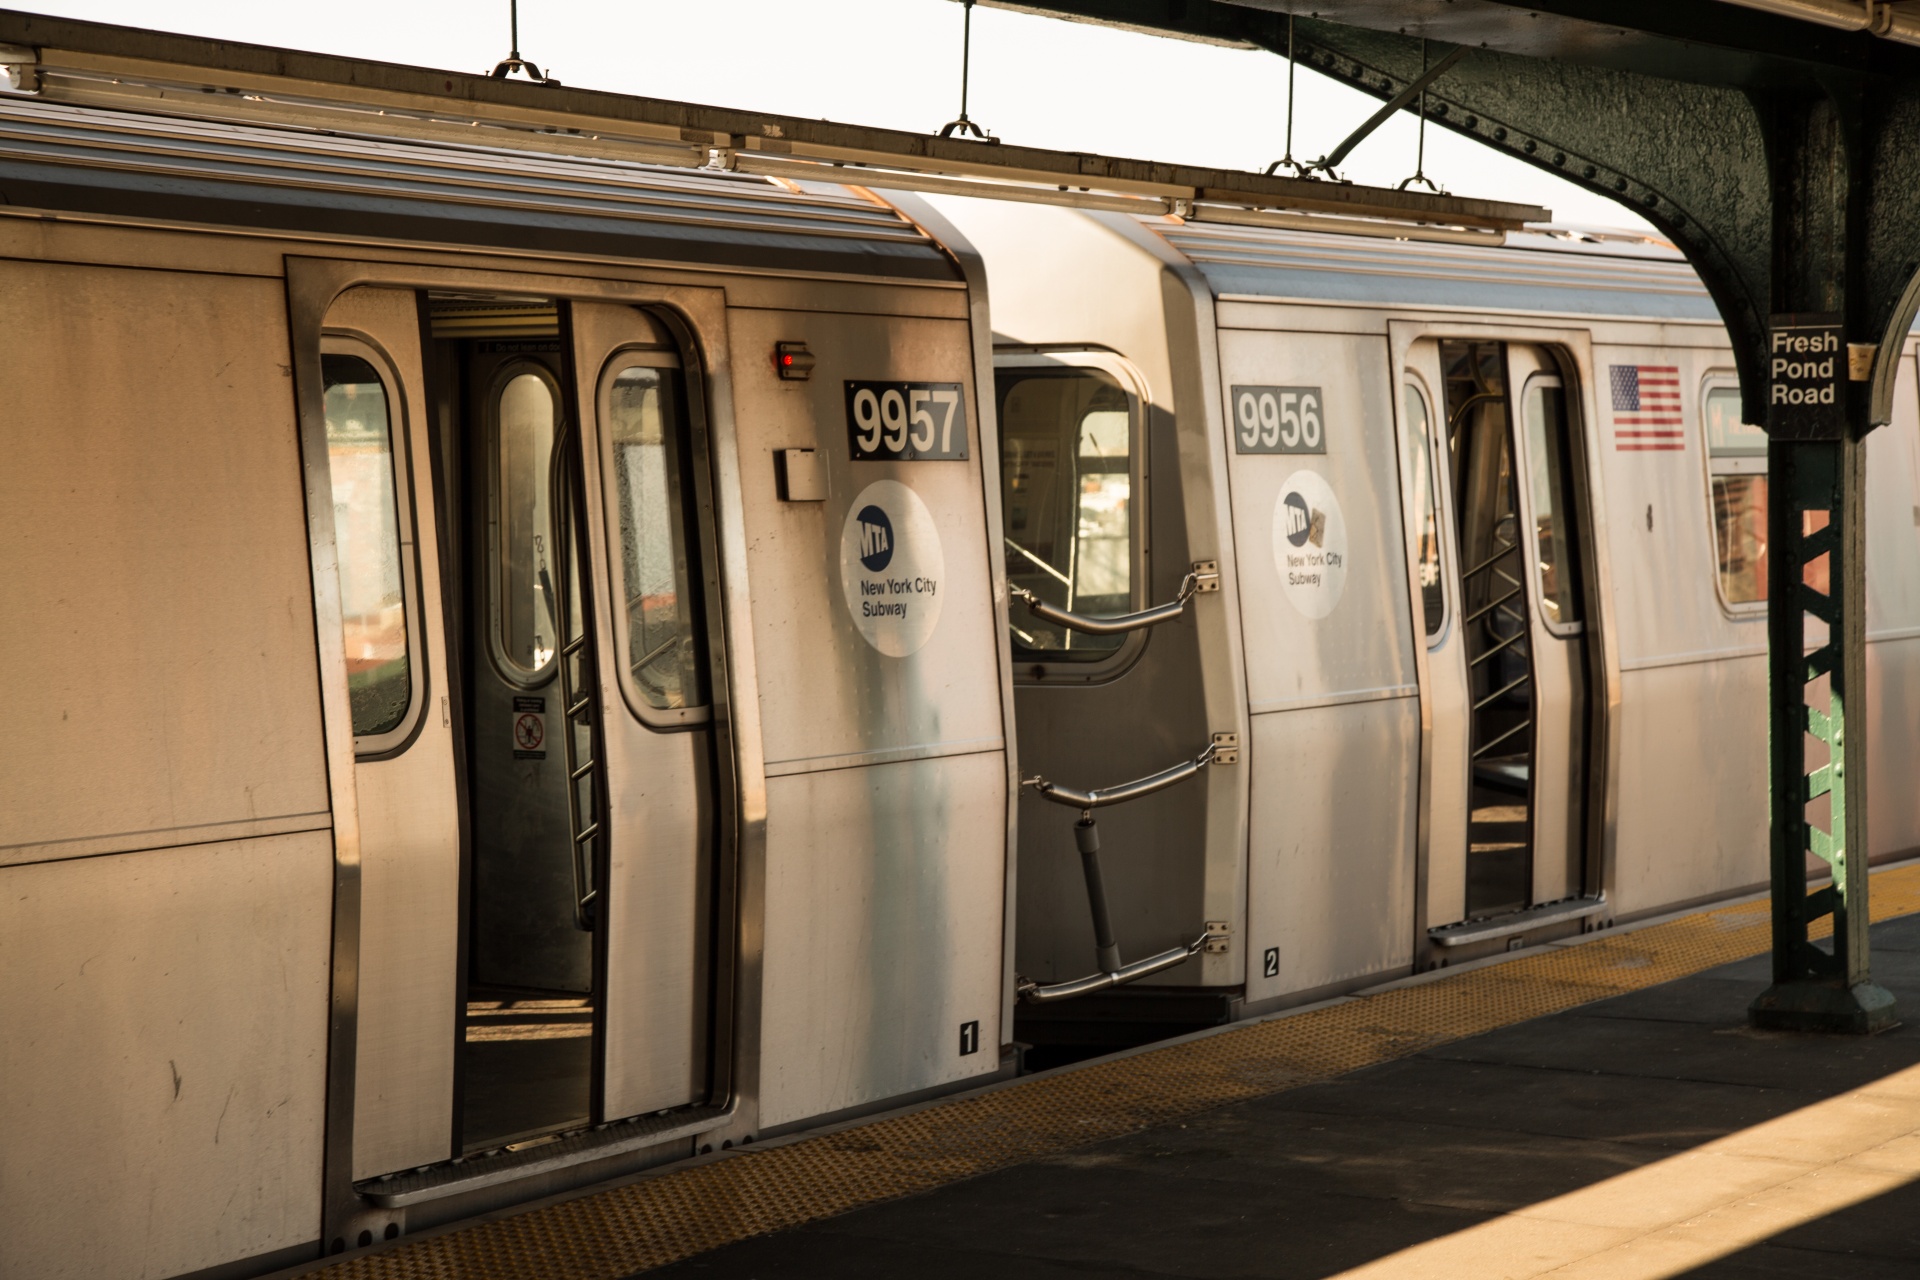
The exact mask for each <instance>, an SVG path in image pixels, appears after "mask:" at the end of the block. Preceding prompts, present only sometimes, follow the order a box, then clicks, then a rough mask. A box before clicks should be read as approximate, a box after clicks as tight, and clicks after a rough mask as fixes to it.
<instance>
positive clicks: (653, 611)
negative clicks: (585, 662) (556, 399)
mask: <svg viewBox="0 0 1920 1280" xmlns="http://www.w3.org/2000/svg"><path fill="white" fill-rule="evenodd" d="M663 359H672V357H671V356H663V355H662V353H659V352H633V351H630V352H622V353H621V354H619V355H616V356H615V357H614V358H613V361H612V362H611V363H610V364H609V365H608V366H607V371H606V374H605V375H604V376H603V377H602V379H601V392H600V394H601V401H600V403H601V409H600V412H601V421H602V423H603V424H604V429H605V431H606V433H607V437H608V446H609V448H610V449H611V451H612V463H613V465H612V468H611V470H612V477H611V479H612V483H613V486H614V493H613V494H612V495H611V499H610V500H611V504H612V506H613V507H614V510H615V512H616V513H617V520H618V524H619V531H620V573H621V580H620V585H621V588H622V598H623V599H624V600H625V601H626V608H625V611H624V616H623V617H622V618H621V620H620V623H621V625H622V626H623V628H624V635H623V643H624V645H625V652H626V668H625V669H626V680H627V685H628V694H629V696H630V697H631V698H634V699H637V704H636V709H638V708H639V706H640V705H644V706H645V707H646V708H648V709H651V710H654V711H688V710H692V709H695V708H700V707H704V706H705V705H706V703H707V688H706V677H705V673H704V672H703V671H702V669H701V662H700V645H699V639H698V635H697V633H696V629H695V618H696V611H695V608H694V586H693V577H692V572H691V566H690V565H689V563H688V540H687V533H686V530H687V521H686V515H685V511H684V509H683V505H682V501H681V495H682V494H683V493H685V492H686V490H687V481H686V476H687V464H686V456H685V447H684V442H683V438H682V432H683V431H684V419H683V415H682V411H681V405H682V404H683V403H684V400H683V394H682V388H681V383H680V371H679V370H678V369H676V368H668V367H663V366H662V364H661V363H660V361H662V360H663ZM649 718H655V719H657V718H659V717H649Z"/></svg>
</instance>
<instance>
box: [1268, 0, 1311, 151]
mask: <svg viewBox="0 0 1920 1280" xmlns="http://www.w3.org/2000/svg"><path fill="white" fill-rule="evenodd" d="M1294 66H1295V63H1294V58H1293V15H1292V14H1288V15H1287V154H1285V155H1284V156H1281V157H1280V158H1279V159H1278V160H1275V161H1274V162H1273V163H1272V164H1270V165H1268V166H1267V172H1268V173H1278V172H1280V170H1282V169H1291V170H1293V176H1294V177H1296V178H1306V177H1311V176H1312V170H1311V168H1310V166H1307V165H1304V164H1301V163H1300V162H1299V161H1298V160H1295V159H1294V158H1293V72H1294Z"/></svg>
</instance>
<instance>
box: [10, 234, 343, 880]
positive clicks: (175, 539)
mask: <svg viewBox="0 0 1920 1280" xmlns="http://www.w3.org/2000/svg"><path fill="white" fill-rule="evenodd" d="M0 314H3V315H5V316H6V317H7V343H8V354H9V359H8V360H6V361H5V362H4V363H0V396H4V398H5V403H6V404H7V406H8V408H7V412H6V413H5V414H4V415H0V456H4V457H5V459H6V463H5V465H4V466H0V581H5V582H6V583H7V584H8V589H9V591H10V592H11V593H13V596H14V598H15V599H16V600H17V601H20V602H22V604H21V605H20V606H19V607H14V608H10V609H8V610H6V611H5V616H4V619H0V655H4V656H5V658H6V661H7V663H8V665H9V667H10V668H11V669H13V670H15V671H32V672H33V673H34V674H33V678H32V679H27V680H20V681H16V682H15V684H16V687H15V689H14V692H13V700H14V704H15V707H16V712H17V714H18V716H19V717H20V721H21V723H22V724H23V725H25V726H27V727H28V731H26V732H21V733H16V734H10V735H7V737H6V739H5V741H4V742H3V743H0V776H4V777H5V778H6V779H7V784H6V785H7V802H6V804H4V805H0V859H4V860H20V859H23V858H28V857H46V856H52V857H59V856H70V854H71V852H72V851H74V850H75V849H76V848H77V849H78V850H79V851H81V852H88V851H91V849H92V848H97V847H100V845H102V844H104V845H105V846H106V847H114V846H115V845H117V846H118V847H121V848H125V847H128V845H129V844H131V845H132V847H141V846H142V845H148V846H150V845H152V844H156V843H177V842H179V841H181V840H182V839H195V838H203V837H197V836H196V835H194V834H193V828H196V827H202V826H217V825H219V824H225V823H234V822H254V821H258V820H261V819H276V818H280V819H284V818H288V817H292V816H296V815H307V820H306V822H305V823H304V824H303V825H309V826H311V825H313V817H312V816H313V815H324V814H325V813H326V811H327V808H328V796H327V778H326V772H325V766H324V761H323V758H322V755H321V751H320V718H319V706H318V702H317V699H316V698H315V695H314V687H315V676H314V656H313V655H314V639H313V620H312V608H313V606H312V595H311V590H310V587H309V585H308V583H309V578H308V567H307V554H306V531H305V527H304V522H303V519H302V514H301V489H300V469H299V468H300V460H299V454H298V451H297V446H296V442H295V438H294V425H293V415H292V412H291V408H292V395H291V389H290V386H289V383H288V379H287V375H286V372H285V355H284V354H283V353H284V351H285V348H286V337H285V334H286V300H285V295H284V294H283V293H282V291H281V289H280V287H279V284H278V282H277V281H270V280H254V279H242V278H234V277H222V276H210V275H195V274H191V273H184V272H136V271H125V270H118V269H113V268H98V267H82V266H66V265H56V264H50V263H31V262H18V261H12V262H4V263H0ZM28 602H30V603H28ZM267 602H271V603H267ZM140 832H155V833H163V832H164V833H178V834H174V835H168V836H163V837H161V838H159V839H148V840H141V839H138V838H130V833H140ZM65 841H84V842H89V843H88V844H80V845H77V846H68V847H67V848H66V849H62V848H59V847H54V848H46V847H30V848H22V846H46V845H49V844H56V843H57V842H65ZM10 847H11V848H12V849H13V850H14V851H15V852H16V857H15V858H12V859H7V858H6V852H7V850H8V849H9V848H10Z"/></svg>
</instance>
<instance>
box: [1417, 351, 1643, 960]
mask: <svg viewBox="0 0 1920 1280" xmlns="http://www.w3.org/2000/svg"><path fill="white" fill-rule="evenodd" d="M1394 328H1395V333H1394V338H1395V341H1394V348H1395V354H1396V356H1397V364H1398V366H1399V368H1400V369H1401V371H1402V376H1401V387H1400V421H1401V428H1402V429H1401V444H1400V449H1401V459H1402V475H1403V498H1404V504H1405V507H1404V509H1405V511H1406V513H1407V520H1408V531H1407V532H1408V538H1409V543H1410V558H1411V561H1412V572H1413V577H1414V581H1413V583H1412V584H1411V585H1412V588H1413V590H1414V591H1415V592H1416V593H1417V607H1416V616H1417V617H1419V618H1420V619H1421V624H1420V625H1421V626H1423V628H1424V632H1425V641H1426V643H1425V653H1424V659H1425V660H1424V663H1423V670H1422V673H1421V681H1422V697H1423V700H1424V702H1425V715H1424V717H1423V719H1424V720H1425V721H1426V725H1425V728H1426V745H1425V750H1424V751H1423V753H1422V788H1421V790H1422V831H1423V837H1424V840H1423V848H1424V855H1425V856H1424V858H1423V862H1424V874H1423V877H1422V880H1423V887H1424V895H1423V905H1422V907H1421V909H1420V918H1419V922H1418V932H1419V934H1420V935H1422V938H1423V940H1424V943H1425V948H1426V950H1425V954H1426V956H1427V960H1426V961H1425V963H1426V964H1432V963H1437V962H1438V961H1439V960H1441V959H1444V958H1448V957H1449V956H1452V957H1458V958H1464V957H1467V956H1471V955H1475V954H1479V953H1480V952H1481V951H1485V950H1488V949H1497V948H1499V947H1503V946H1511V945H1513V944H1514V942H1515V940H1516V939H1523V938H1524V936H1525V935H1526V934H1527V933H1528V932H1530V931H1539V930H1544V929H1549V928H1553V929H1555V930H1556V932H1565V931H1566V928H1565V926H1567V925H1569V924H1570V923H1572V922H1575V921H1579V920H1583V919H1586V918H1589V917H1594V916H1599V915H1602V914H1603V913H1604V912H1605V910H1606V903H1605V896H1604V886H1605V883H1606V880H1605V865H1606V852H1607V846H1608V844H1609V837H1610V832H1611V828H1612V823H1611V813H1610V810H1609V801H1608V794H1607V781H1606V780H1607V776H1608V774H1609V772H1610V771H1609V770H1608V768H1607V767H1606V765H1607V763H1608V756H1609V750H1608V746H1607V743H1608V742H1609V735H1608V732H1607V729H1608V721H1609V718H1610V717H1609V716H1608V703H1609V698H1608V696H1607V691H1608V690H1609V689H1610V688H1611V687H1612V682H1611V681H1609V680H1608V679H1607V678H1606V675H1605V670H1604V664H1603V662H1602V661H1601V659H1602V657H1603V642H1602V636H1603V628H1602V627H1601V626H1600V623H1601V621H1602V617H1601V609H1602V608H1603V605H1604V600H1605V593H1604V592H1603V591H1601V590H1600V589H1599V583H1598V581H1597V579H1598V578H1599V576H1600V572H1601V570H1600V565H1599V563H1598V562H1597V561H1596V559H1595V556H1594V536H1593V530H1592V514H1591V513H1592V511H1593V509H1594V504H1593V502H1592V501H1591V497H1590V495H1591V492H1592V488H1591V483H1590V477H1591V475H1592V468H1591V466H1590V464H1589V459H1588V456H1587V448H1588V441H1587V437H1586V433H1585V432H1584V430H1583V429H1582V427H1581V423H1582V422H1583V421H1585V420H1586V419H1587V415H1586V414H1585V413H1584V412H1583V404H1584V403H1585V399H1584V394H1583V386H1582V379H1581V376H1580V375H1581V371H1582V370H1583V369H1585V368H1588V367H1590V364H1589V363H1588V362H1586V361H1584V360H1582V359H1580V358H1579V355H1578V353H1577V352H1576V351H1575V350H1573V349H1572V348H1571V347H1570V346H1569V345H1566V344H1565V339H1566V338H1567V337H1569V336H1571V335H1558V337H1559V339H1560V341H1529V340H1527V339H1529V338H1532V337H1535V336H1536V335H1531V334H1524V333H1512V334H1508V333H1504V332H1492V331H1487V332H1482V331H1481V329H1480V327H1478V326H1475V327H1471V331H1468V330H1467V329H1463V328H1462V327H1458V326H1456V327H1454V328H1452V329H1449V330H1447V331H1446V332H1444V333H1441V332H1429V331H1428V326H1424V325H1405V326H1402V325H1395V326H1394ZM1541 336H1544V335H1541ZM1581 336H1582V337H1584V335H1581ZM1463 948H1464V950H1463Z"/></svg>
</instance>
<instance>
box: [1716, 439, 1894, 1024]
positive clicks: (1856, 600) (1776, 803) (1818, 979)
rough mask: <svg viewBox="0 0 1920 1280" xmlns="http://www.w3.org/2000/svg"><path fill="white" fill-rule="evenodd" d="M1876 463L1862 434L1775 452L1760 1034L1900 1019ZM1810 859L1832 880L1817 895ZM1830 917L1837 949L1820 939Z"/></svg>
mask: <svg viewBox="0 0 1920 1280" xmlns="http://www.w3.org/2000/svg"><path fill="white" fill-rule="evenodd" d="M1865 456H1866V444H1865V442H1864V441H1863V440H1861V439H1858V438H1857V437H1856V435H1855V433H1854V432H1852V431H1849V432H1848V433H1847V438H1845V439H1841V440H1814V441H1805V440H1781V439H1775V440H1773V441H1772V442H1771V443H1770V444H1769V446H1768V452H1767V459H1768V470H1769V473H1770V477H1771V478H1770V481H1769V487H1770V493H1769V495H1768V496H1769V507H1768V512H1767V558H1768V564H1767V599H1768V608H1767V648H1768V657H1767V685H1768V748H1769V772H1770V775H1771V777H1770V787H1769V790H1770V806H1771V817H1772V860H1773V985H1772V986H1771V987H1769V988H1768V989H1767V990H1766V991H1765V992H1763V993H1762V994H1761V995H1760V996H1759V997H1757V998H1756V999H1755V1000H1754V1002H1753V1004H1752V1006H1751V1007H1750V1008H1749V1010H1748V1014H1749V1017H1750V1018H1751V1019H1752V1022H1753V1025H1754V1026H1756V1027H1767V1028H1772V1029H1776V1030H1789V1031H1838V1032H1851V1033H1855V1034H1865V1033H1868V1032H1873V1031H1881V1030H1885V1029H1886V1028H1887V1027H1890V1026H1892V1025H1893V1024H1894V1021H1895V1017H1894V1004H1893V997H1892V996H1891V995H1890V994H1889V993H1888V992H1887V991H1886V990H1885V989H1884V988H1882V987H1879V986H1877V985H1875V983H1874V982H1873V979H1872V976H1871V974H1870V973H1869V971H1868V967H1867V926H1868V923H1869V919H1870V917H1869V916H1868V914H1867V841H1866V825H1867V823H1866V814H1867V797H1866V788H1865V782H1866V769H1865V767H1864V763H1865V760H1866V736H1865V728H1866V692H1867V671H1866V535H1865V514H1866V512H1865V505H1866V504H1865V498H1866V491H1865V470H1864V465H1863V464H1864V461H1865ZM1820 588H1825V589H1824V590H1822V589H1820ZM1809 854H1811V855H1812V856H1813V857H1814V858H1815V859H1817V860H1818V862H1820V863H1824V864H1825V867H1826V868H1829V869H1831V873H1832V881H1831V883H1830V884H1828V885H1827V886H1825V887H1823V888H1820V889H1817V890H1814V891H1813V892H1811V893H1809V892H1808V891H1807V880H1808V874H1807V862H1808V855H1809ZM1829 916H1831V917H1832V920H1833V935H1832V940H1831V944H1830V945H1831V948H1832V949H1831V950H1828V949H1826V948H1824V947H1821V946H1820V945H1819V944H1818V943H1817V942H1816V941H1814V940H1813V939H1812V938H1810V937H1809V934H1810V932H1811V928H1812V926H1813V925H1814V924H1815V922H1817V921H1819V920H1822V919H1824V918H1826V917H1829Z"/></svg>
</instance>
